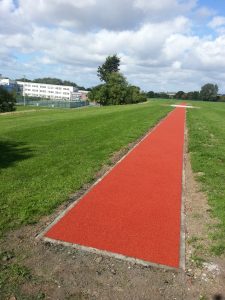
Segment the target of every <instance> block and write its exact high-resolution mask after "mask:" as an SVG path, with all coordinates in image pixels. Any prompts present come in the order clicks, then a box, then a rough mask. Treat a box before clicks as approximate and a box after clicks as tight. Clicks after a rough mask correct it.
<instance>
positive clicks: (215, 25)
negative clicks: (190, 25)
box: [208, 16, 225, 29]
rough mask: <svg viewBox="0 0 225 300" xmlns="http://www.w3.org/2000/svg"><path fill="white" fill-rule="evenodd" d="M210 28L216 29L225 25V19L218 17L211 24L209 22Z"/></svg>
mask: <svg viewBox="0 0 225 300" xmlns="http://www.w3.org/2000/svg"><path fill="white" fill-rule="evenodd" d="M208 25H209V27H211V28H213V29H216V28H218V27H221V26H223V25H225V17H222V16H217V17H214V18H213V19H212V20H211V21H210V22H209V24H208Z"/></svg>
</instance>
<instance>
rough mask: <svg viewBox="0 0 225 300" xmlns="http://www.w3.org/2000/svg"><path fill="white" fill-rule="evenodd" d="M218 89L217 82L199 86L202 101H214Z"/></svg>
mask: <svg viewBox="0 0 225 300" xmlns="http://www.w3.org/2000/svg"><path fill="white" fill-rule="evenodd" d="M218 90H219V88H218V85H217V84H213V83H207V84H205V85H203V86H202V88H201V92H200V98H201V99H202V100H204V101H216V100H217V94H218Z"/></svg>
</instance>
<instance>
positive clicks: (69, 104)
mask: <svg viewBox="0 0 225 300" xmlns="http://www.w3.org/2000/svg"><path fill="white" fill-rule="evenodd" d="M24 102H25V105H30V106H43V107H52V108H78V107H83V106H88V105H89V102H88V101H66V100H46V99H31V98H26V99H25V101H24V99H23V98H19V97H18V98H17V99H16V103H17V104H18V105H24Z"/></svg>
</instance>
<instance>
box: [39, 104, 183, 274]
mask: <svg viewBox="0 0 225 300" xmlns="http://www.w3.org/2000/svg"><path fill="white" fill-rule="evenodd" d="M182 108H185V107H182ZM176 109H179V107H175V108H174V109H173V110H172V111H170V112H169V113H168V114H167V115H166V116H165V117H164V118H162V119H161V120H160V121H159V122H158V123H157V124H156V125H155V126H154V127H152V128H151V129H150V130H148V132H147V133H146V134H145V135H144V136H143V138H142V139H141V140H140V141H138V143H136V144H135V145H134V146H133V147H132V148H131V149H130V150H129V151H128V152H127V153H126V154H125V155H123V156H122V157H121V158H120V159H119V160H118V161H117V162H116V163H115V164H114V165H113V166H112V167H110V168H109V170H107V171H106V172H105V173H104V174H103V175H102V176H101V177H100V178H98V179H97V180H96V181H95V182H94V183H93V184H92V185H91V186H90V187H89V188H88V189H87V190H86V191H85V192H84V193H83V194H82V195H81V196H80V197H79V198H78V199H76V200H74V201H73V203H71V204H70V205H69V206H68V207H67V208H66V209H64V210H63V211H61V213H59V215H58V216H57V217H56V218H55V219H54V220H53V221H52V222H50V224H49V225H48V226H47V227H46V228H45V229H44V230H43V231H42V232H40V233H39V234H38V235H37V236H36V237H35V238H36V239H37V240H43V241H44V242H49V243H52V244H55V245H63V246H66V247H72V248H74V249H77V250H81V251H85V252H89V253H94V254H98V255H104V256H108V257H111V258H116V259H120V260H123V261H127V262H132V263H134V264H139V265H142V266H145V267H156V268H160V269H165V270H172V271H176V272H179V271H182V270H185V221H184V220H185V205H184V202H185V197H184V186H183V184H185V172H184V164H185V158H184V156H185V151H186V109H185V120H184V145H183V160H182V179H181V181H182V194H181V216H180V251H179V256H180V258H179V267H178V268H175V267H170V266H167V265H162V264H157V263H153V262H148V261H145V260H142V259H137V258H134V257H130V256H126V255H123V254H118V253H114V252H110V251H106V250H100V249H96V248H92V247H87V246H82V245H79V244H74V243H69V242H64V241H60V240H54V239H51V238H48V237H45V234H46V233H47V232H48V231H49V230H50V229H51V228H52V227H53V226H54V225H55V224H56V223H57V222H58V221H59V220H60V219H62V218H63V217H64V216H65V215H66V214H67V212H68V211H70V210H71V209H72V208H73V207H75V206H76V205H77V204H78V203H79V202H80V201H81V200H82V199H83V197H84V196H85V195H86V194H87V193H89V192H90V191H91V190H92V189H93V188H94V187H95V186H96V185H97V184H98V183H99V182H100V181H102V180H103V178H104V177H106V176H107V175H108V173H110V172H111V171H112V170H113V168H115V167H116V166H117V165H118V164H119V163H120V162H121V161H122V160H124V159H125V158H126V157H127V156H128V155H129V154H130V153H131V152H132V151H133V150H134V149H135V148H136V147H137V146H138V145H139V144H140V143H142V141H144V140H145V139H146V138H147V137H148V136H149V135H151V133H152V132H154V131H155V130H156V129H157V128H158V127H159V126H160V125H161V124H162V123H163V122H164V121H165V120H166V119H167V118H169V116H170V115H171V114H172V113H173V112H174V111H175V110H176Z"/></svg>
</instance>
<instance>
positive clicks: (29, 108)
mask: <svg viewBox="0 0 225 300" xmlns="http://www.w3.org/2000/svg"><path fill="white" fill-rule="evenodd" d="M41 109H48V107H42V106H29V105H25V106H24V105H17V106H16V111H26V110H41ZM49 109H51V108H49Z"/></svg>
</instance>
